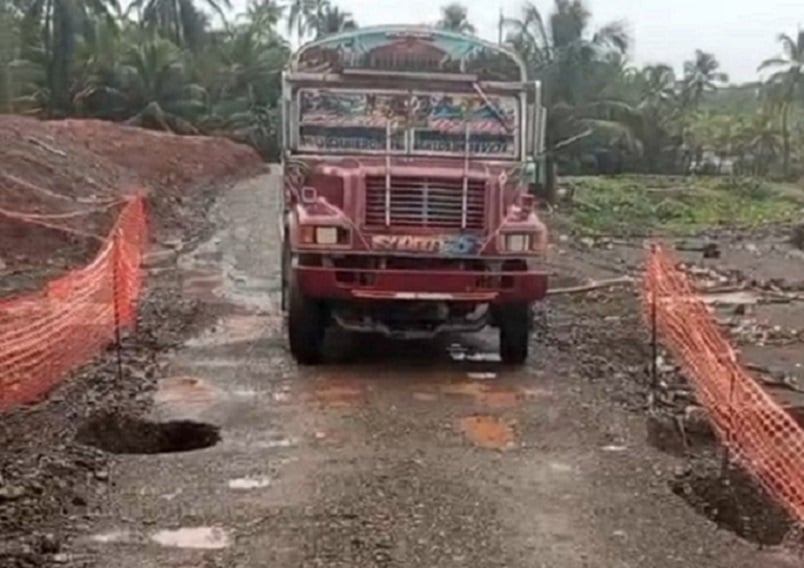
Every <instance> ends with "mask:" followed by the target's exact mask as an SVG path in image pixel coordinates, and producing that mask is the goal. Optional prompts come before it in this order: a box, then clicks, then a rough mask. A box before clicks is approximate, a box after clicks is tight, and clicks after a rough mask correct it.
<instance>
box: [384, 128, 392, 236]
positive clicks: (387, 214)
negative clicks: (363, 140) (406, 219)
mask: <svg viewBox="0 0 804 568" xmlns="http://www.w3.org/2000/svg"><path fill="white" fill-rule="evenodd" d="M385 226H386V227H390V226H391V121H390V120H386V121H385Z"/></svg>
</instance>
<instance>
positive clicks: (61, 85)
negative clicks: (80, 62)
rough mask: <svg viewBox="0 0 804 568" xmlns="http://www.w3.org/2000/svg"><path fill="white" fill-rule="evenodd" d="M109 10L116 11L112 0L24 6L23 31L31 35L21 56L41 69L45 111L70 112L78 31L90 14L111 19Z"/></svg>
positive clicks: (42, 1) (39, 1)
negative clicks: (43, 79)
mask: <svg viewBox="0 0 804 568" xmlns="http://www.w3.org/2000/svg"><path fill="white" fill-rule="evenodd" d="M113 12H114V13H116V12H119V5H118V4H117V1H116V0H88V1H85V2H82V1H79V0H33V1H32V2H30V3H28V4H27V5H26V6H25V14H24V21H23V31H25V32H27V33H28V34H32V35H29V36H28V37H27V38H26V39H27V45H26V53H24V56H25V57H26V58H28V59H31V60H38V62H39V63H40V64H41V65H42V66H43V69H44V70H45V84H44V85H43V89H42V92H43V93H46V95H44V96H45V98H46V100H47V101H48V102H47V112H48V113H49V114H51V115H60V116H63V115H66V114H68V113H69V112H70V100H71V93H70V91H71V87H72V85H71V79H72V77H71V64H72V62H73V57H74V55H75V48H76V43H77V39H78V36H79V34H80V32H81V31H82V30H83V29H84V28H85V26H86V25H87V22H88V20H89V19H90V18H92V17H98V18H104V19H106V20H107V21H109V22H110V23H113V22H114V17H113ZM37 36H38V37H37Z"/></svg>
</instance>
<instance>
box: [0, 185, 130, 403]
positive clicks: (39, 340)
mask: <svg viewBox="0 0 804 568" xmlns="http://www.w3.org/2000/svg"><path fill="white" fill-rule="evenodd" d="M145 244H146V219H145V205H144V202H143V199H142V198H141V197H136V198H133V199H131V200H129V201H127V202H126V204H125V206H124V207H123V208H122V210H121V212H120V215H119V217H118V218H117V221H116V222H115V225H114V227H113V229H112V230H111V232H110V233H109V235H108V237H107V238H106V240H105V241H104V244H103V245H102V246H101V249H100V252H99V253H98V255H97V256H96V257H95V259H94V260H93V261H92V262H91V263H90V264H89V265H87V266H85V267H83V268H81V269H78V270H74V271H72V272H69V273H67V274H66V275H64V276H62V277H60V278H57V279H55V280H52V281H50V282H49V283H48V284H47V285H46V286H45V288H44V289H43V290H40V291H37V292H34V293H30V294H24V295H21V296H16V297H13V298H8V299H4V300H0V410H4V409H7V408H9V407H11V406H14V405H17V404H20V403H27V402H32V401H35V400H37V399H38V398H40V397H41V396H42V395H44V394H45V393H47V392H48V391H49V390H50V389H51V388H53V387H54V386H55V385H56V384H57V383H58V382H59V381H60V380H61V379H62V378H63V377H64V376H65V375H66V374H67V372H69V371H70V370H71V369H73V368H75V367H77V366H79V365H81V364H83V363H86V362H87V361H89V360H90V359H91V358H92V357H94V356H95V355H96V354H97V353H98V352H99V351H100V350H101V349H103V348H104V347H105V346H106V345H108V344H109V343H110V342H111V341H113V340H114V338H115V331H116V326H118V325H119V326H120V327H126V326H129V325H130V324H132V323H133V321H134V316H135V309H136V302H137V298H138V297H139V294H140V287H141V275H140V264H141V261H142V256H143V251H144V247H145Z"/></svg>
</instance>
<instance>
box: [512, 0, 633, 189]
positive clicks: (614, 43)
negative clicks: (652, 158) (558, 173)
mask: <svg viewBox="0 0 804 568" xmlns="http://www.w3.org/2000/svg"><path fill="white" fill-rule="evenodd" d="M589 17H590V16H589V12H588V10H587V9H586V7H585V5H584V4H583V2H581V1H580V0H555V4H554V9H553V12H552V13H551V14H550V17H549V19H545V18H544V17H543V16H542V14H541V12H540V11H539V9H538V8H537V7H536V6H535V5H534V4H532V3H531V2H526V3H525V5H524V6H523V9H522V13H521V16H520V18H517V19H507V20H504V24H505V25H506V26H507V28H508V29H509V35H508V38H507V41H508V43H509V44H510V45H511V46H512V47H513V48H514V49H515V50H516V51H517V52H519V53H520V55H521V56H522V58H523V59H524V60H525V62H526V64H527V68H528V73H529V75H530V78H531V79H540V80H541V81H542V83H543V85H544V104H545V106H546V107H547V117H548V123H547V151H548V155H547V157H546V159H547V167H548V172H552V171H553V169H554V163H555V160H558V159H561V160H563V161H565V162H574V163H576V164H577V163H578V162H579V160H581V159H582V154H588V153H590V152H591V153H592V154H594V153H595V152H597V151H599V150H604V149H606V148H608V147H611V146H613V145H622V146H624V147H634V148H635V147H636V140H635V138H634V136H633V133H632V131H631V128H630V126H629V122H630V121H631V120H632V119H633V114H634V112H633V109H632V108H630V106H629V105H628V104H626V103H625V102H624V101H622V100H617V99H616V98H613V97H609V96H606V95H608V94H609V92H608V91H609V89H608V87H609V85H610V83H611V82H612V78H613V77H618V76H619V75H620V74H622V72H623V68H624V65H623V63H624V58H623V55H624V53H625V50H626V48H627V45H628V42H627V35H626V34H625V31H624V29H623V27H622V25H620V24H618V23H612V24H608V25H606V26H604V27H602V28H600V29H599V30H597V31H596V32H594V33H591V34H590V33H589V30H588V27H589ZM548 180H549V181H550V183H551V184H552V183H553V182H554V179H553V176H552V175H551V176H548ZM547 189H548V199H549V198H551V196H552V193H551V189H552V187H551V186H548V188H547Z"/></svg>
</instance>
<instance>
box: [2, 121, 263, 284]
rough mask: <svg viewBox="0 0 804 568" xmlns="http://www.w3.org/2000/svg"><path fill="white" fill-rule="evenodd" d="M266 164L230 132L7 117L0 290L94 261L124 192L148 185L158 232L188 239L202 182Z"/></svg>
mask: <svg viewBox="0 0 804 568" xmlns="http://www.w3.org/2000/svg"><path fill="white" fill-rule="evenodd" d="M261 167H263V166H262V163H261V160H260V158H259V156H258V155H257V154H256V153H255V152H254V151H253V150H251V149H250V148H248V147H246V146H242V145H239V144H235V143H233V142H231V141H229V140H225V139H219V138H208V137H189V136H187V137H179V136H175V135H172V134H165V133H161V132H152V131H148V130H143V129H139V128H134V127H126V126H121V125H117V124H113V123H108V122H102V121H95V120H89V121H86V120H65V121H59V122H42V121H37V120H33V119H28V118H22V117H16V116H0V210H2V211H0V295H8V294H9V293H12V292H14V291H18V290H20V289H30V288H35V287H37V286H39V285H40V284H41V283H42V282H43V280H44V279H46V278H49V277H51V276H53V275H54V274H56V273H58V272H61V271H64V270H67V269H69V268H71V267H73V266H76V265H77V264H80V263H82V262H85V261H86V260H88V259H89V258H90V257H91V256H92V254H93V253H94V252H95V251H96V250H97V248H98V239H97V238H93V235H94V236H96V237H103V236H104V235H105V234H106V232H107V231H108V230H109V229H110V227H111V225H112V223H113V222H114V219H115V216H116V213H117V211H118V210H119V205H118V203H119V201H120V200H121V199H122V198H124V197H126V196H127V195H131V194H132V193H134V192H141V191H144V192H146V193H147V195H148V203H149V207H150V209H151V219H152V221H153V228H154V229H155V234H156V236H157V237H163V238H169V239H174V240H175V239H182V238H185V237H186V235H187V234H188V233H192V232H193V231H194V230H195V229H197V228H198V227H197V222H196V220H194V219H193V215H192V214H191V210H192V209H193V208H194V207H195V206H196V205H197V201H198V200H199V199H200V198H201V196H200V193H199V191H198V190H199V188H201V187H203V186H204V185H205V184H207V183H208V182H211V181H213V180H215V181H218V180H222V179H227V178H236V177H240V176H244V175H249V174H251V173H254V172H256V171H258V170H259V169H260V168H261ZM30 215H36V216H48V217H47V218H42V217H39V218H32V217H30Z"/></svg>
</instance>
